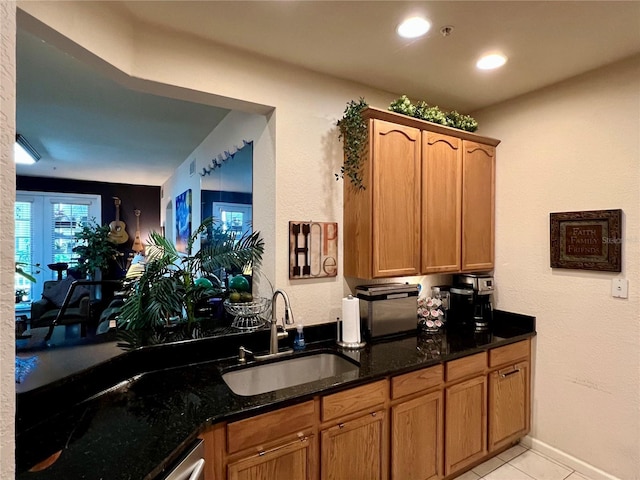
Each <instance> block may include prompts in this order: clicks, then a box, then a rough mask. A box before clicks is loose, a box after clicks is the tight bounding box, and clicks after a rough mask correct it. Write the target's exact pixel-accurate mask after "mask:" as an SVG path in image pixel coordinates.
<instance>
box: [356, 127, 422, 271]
mask: <svg viewBox="0 0 640 480" xmlns="http://www.w3.org/2000/svg"><path fill="white" fill-rule="evenodd" d="M420 142H421V138H420V130H419V129H417V128H412V127H406V126H403V125H397V124H395V123H390V122H385V121H382V120H376V119H371V120H369V154H368V158H367V159H366V160H365V164H364V169H363V177H364V184H365V187H366V189H365V190H358V189H356V188H354V187H353V186H352V185H351V184H350V182H349V181H348V180H345V187H344V202H345V207H344V242H345V243H344V251H345V253H344V256H345V258H344V270H345V275H347V276H354V277H359V278H376V277H393V276H404V275H417V274H419V273H420V156H421V152H420Z"/></svg>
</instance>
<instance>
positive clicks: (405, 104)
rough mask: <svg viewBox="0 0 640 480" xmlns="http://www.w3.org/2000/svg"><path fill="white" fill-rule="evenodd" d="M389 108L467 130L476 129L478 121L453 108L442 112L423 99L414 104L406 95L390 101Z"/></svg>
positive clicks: (421, 118) (473, 130)
mask: <svg viewBox="0 0 640 480" xmlns="http://www.w3.org/2000/svg"><path fill="white" fill-rule="evenodd" d="M389 110H390V111H392V112H396V113H401V114H403V115H408V116H410V117H415V118H418V119H420V120H426V121H428V122H433V123H438V124H440V125H444V126H446V127H452V128H457V129H459V130H465V131H467V132H475V131H476V130H477V129H478V122H477V121H476V120H475V119H474V118H473V117H471V116H469V115H463V114H461V113H458V112H457V111H455V110H453V111H451V112H443V111H442V110H440V108H439V107H438V106H436V105H431V106H430V105H429V104H427V102H425V101H423V100H421V101H419V102H418V103H417V104H415V105H414V104H413V103H411V100H409V98H408V97H407V96H406V95H402V96H401V97H400V98H398V99H396V100H394V101H393V102H391V104H389Z"/></svg>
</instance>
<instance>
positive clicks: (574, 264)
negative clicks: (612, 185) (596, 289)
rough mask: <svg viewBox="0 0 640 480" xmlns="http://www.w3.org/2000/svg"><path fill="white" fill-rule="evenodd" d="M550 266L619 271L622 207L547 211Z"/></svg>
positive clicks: (620, 262)
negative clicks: (549, 234) (549, 228)
mask: <svg viewBox="0 0 640 480" xmlns="http://www.w3.org/2000/svg"><path fill="white" fill-rule="evenodd" d="M550 219H551V268H575V269H581V270H598V271H603V272H621V271H622V210H591V211H584V212H560V213H551V214H550Z"/></svg>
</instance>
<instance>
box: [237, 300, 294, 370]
mask: <svg viewBox="0 0 640 480" xmlns="http://www.w3.org/2000/svg"><path fill="white" fill-rule="evenodd" d="M278 295H280V296H282V299H283V300H284V317H283V318H282V332H278V316H277V314H276V300H277V299H278ZM269 323H270V324H271V325H270V331H271V336H270V340H269V353H265V354H263V355H255V354H254V353H253V352H251V351H250V350H247V349H246V348H244V347H242V346H241V347H240V349H239V352H238V360H239V361H240V363H245V362H246V361H247V359H246V354H249V355H252V356H253V358H254V360H266V359H269V358H273V357H279V356H282V355H290V354H292V353H293V349H291V348H286V349H284V350H282V351H279V350H278V341H279V340H282V339H283V338H287V337H288V336H289V334H288V333H287V325H293V323H294V320H293V312H292V311H291V304H290V303H289V295H287V292H285V291H284V290H280V289H278V290H276V291H275V292H273V297H272V299H271V320H270V321H269Z"/></svg>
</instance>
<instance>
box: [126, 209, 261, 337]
mask: <svg viewBox="0 0 640 480" xmlns="http://www.w3.org/2000/svg"><path fill="white" fill-rule="evenodd" d="M214 224H215V219H213V218H212V217H210V218H207V219H205V220H204V221H203V222H202V224H201V225H200V226H199V227H198V228H197V229H196V230H195V231H194V232H193V233H192V234H191V236H190V237H189V239H188V241H187V249H186V254H182V253H179V252H178V250H177V248H176V245H175V244H174V243H173V242H172V241H170V240H168V239H166V238H164V237H163V236H162V235H160V234H159V233H157V232H152V233H151V234H150V236H149V240H148V242H147V249H146V251H147V258H146V265H145V269H144V271H143V272H142V273H141V274H140V275H139V276H138V277H137V278H135V279H134V280H133V281H132V282H131V283H130V285H129V288H128V296H127V299H126V301H125V302H124V305H123V306H122V311H121V314H120V316H119V326H120V327H121V328H124V329H127V330H134V329H136V330H137V329H149V328H153V327H156V326H161V325H167V324H169V323H170V320H171V319H175V318H176V317H178V318H179V319H182V320H185V321H186V323H187V324H188V325H189V324H192V323H193V322H195V321H196V313H195V306H196V305H197V304H198V303H199V302H200V301H202V300H203V299H205V298H207V297H211V296H213V295H216V294H219V293H220V292H221V291H222V290H223V285H222V282H221V281H220V280H219V278H218V276H216V272H218V271H219V270H220V269H226V270H232V269H241V270H242V269H247V268H253V269H256V268H258V267H259V265H260V261H261V260H262V254H263V253H264V242H263V240H262V239H261V238H260V232H254V233H248V234H246V235H243V236H242V237H241V238H235V236H234V235H233V234H226V235H216V237H215V239H214V240H213V241H211V242H208V243H207V244H206V245H205V246H203V247H202V248H200V249H199V250H198V251H197V252H194V251H193V245H194V243H195V241H196V239H197V238H198V237H200V235H201V234H202V233H203V232H206V231H207V230H208V229H211V228H212V226H213V225H214Z"/></svg>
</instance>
